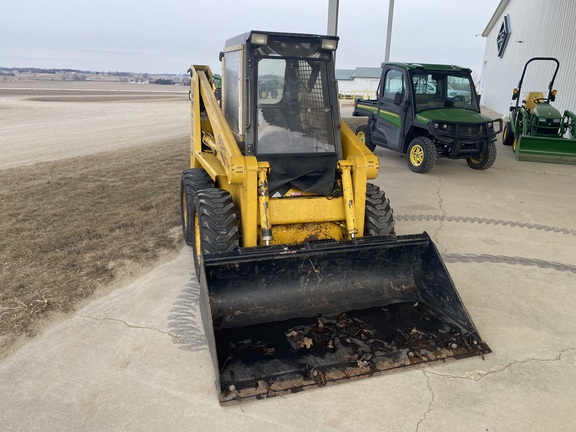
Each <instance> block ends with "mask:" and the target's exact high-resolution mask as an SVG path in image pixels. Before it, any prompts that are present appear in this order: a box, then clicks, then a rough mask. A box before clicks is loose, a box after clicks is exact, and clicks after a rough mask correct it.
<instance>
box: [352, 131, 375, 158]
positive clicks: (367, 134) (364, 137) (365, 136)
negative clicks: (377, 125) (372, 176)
mask: <svg viewBox="0 0 576 432" xmlns="http://www.w3.org/2000/svg"><path fill="white" fill-rule="evenodd" d="M356 136H357V137H358V139H360V141H362V142H363V143H364V145H365V146H366V147H368V150H370V151H372V152H373V151H374V149H375V148H376V144H374V143H373V142H372V129H371V128H370V125H362V126H358V127H357V128H356Z"/></svg>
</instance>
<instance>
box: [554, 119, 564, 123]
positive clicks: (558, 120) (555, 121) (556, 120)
mask: <svg viewBox="0 0 576 432" xmlns="http://www.w3.org/2000/svg"><path fill="white" fill-rule="evenodd" d="M561 121H562V120H561V119H554V120H552V123H556V124H560V122H561Z"/></svg>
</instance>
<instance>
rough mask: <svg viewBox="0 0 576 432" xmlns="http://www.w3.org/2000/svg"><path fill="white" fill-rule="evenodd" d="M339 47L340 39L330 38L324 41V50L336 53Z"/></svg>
mask: <svg viewBox="0 0 576 432" xmlns="http://www.w3.org/2000/svg"><path fill="white" fill-rule="evenodd" d="M337 46H338V39H328V38H324V39H322V45H321V47H322V49H325V50H328V51H336V47H337Z"/></svg>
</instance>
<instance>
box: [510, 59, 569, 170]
mask: <svg viewBox="0 0 576 432" xmlns="http://www.w3.org/2000/svg"><path fill="white" fill-rule="evenodd" d="M533 61H551V62H553V63H555V64H556V67H555V69H554V74H553V76H552V81H550V84H549V86H548V95H547V97H544V95H543V94H542V92H529V93H528V95H527V96H526V99H524V100H522V106H519V96H520V91H521V90H522V83H523V81H524V76H525V74H526V69H527V68H528V65H529V64H530V63H531V62H533ZM559 68H560V62H559V61H558V60H557V59H555V58H553V57H534V58H531V59H530V60H528V62H526V65H525V66H524V70H523V71H522V77H521V78H520V82H519V83H518V87H517V88H515V89H514V92H513V94H512V100H516V105H515V106H511V107H510V115H509V121H508V122H506V125H505V126H504V132H503V136H502V143H503V144H504V145H507V146H512V149H513V151H514V153H515V155H516V159H517V160H520V161H533V162H550V163H565V164H576V139H575V136H574V135H575V133H576V116H575V115H574V113H572V112H570V111H564V114H563V115H562V114H560V111H558V110H557V109H556V108H554V107H553V106H552V105H550V102H554V100H555V99H556V90H553V86H554V80H555V79H556V74H557V73H558V69H559Z"/></svg>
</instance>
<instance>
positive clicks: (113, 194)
mask: <svg viewBox="0 0 576 432" xmlns="http://www.w3.org/2000/svg"><path fill="white" fill-rule="evenodd" d="M187 149H188V139H187V138H182V139H179V140H169V141H164V142H160V143H156V144H154V145H148V146H140V147H137V148H133V149H129V150H121V151H116V152H113V153H106V154H101V155H95V156H87V157H81V158H74V159H67V160H62V161H57V162H51V163H41V164H37V165H33V166H30V167H22V168H13V169H7V170H1V171H0V215H1V219H0V232H1V235H0V281H1V285H0V357H2V355H3V353H6V352H7V350H8V349H9V347H10V346H12V345H13V344H14V343H15V341H17V340H18V338H19V337H20V336H22V335H26V336H32V335H34V334H35V332H36V331H37V328H38V325H39V324H41V323H44V322H46V320H47V319H48V318H50V317H51V316H53V315H54V313H56V312H64V313H68V312H71V311H73V310H74V307H75V305H77V304H78V302H79V301H81V300H83V299H86V298H88V297H90V296H92V295H93V294H94V293H95V292H97V291H98V290H99V289H102V287H104V286H106V285H107V284H109V283H111V281H113V280H114V278H115V277H117V276H118V274H119V273H120V271H121V269H122V268H124V266H125V265H129V264H130V263H137V264H141V265H143V266H144V267H146V266H148V267H151V266H152V264H153V263H154V262H155V261H156V260H158V258H159V256H160V255H161V254H162V253H163V252H166V251H170V250H174V249H175V248H176V246H177V245H178V243H179V242H181V240H180V239H181V236H180V232H179V229H178V227H179V224H180V219H179V179H180V173H181V170H182V168H183V167H185V166H186V165H187V163H188V161H187V156H188V150H187Z"/></svg>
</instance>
